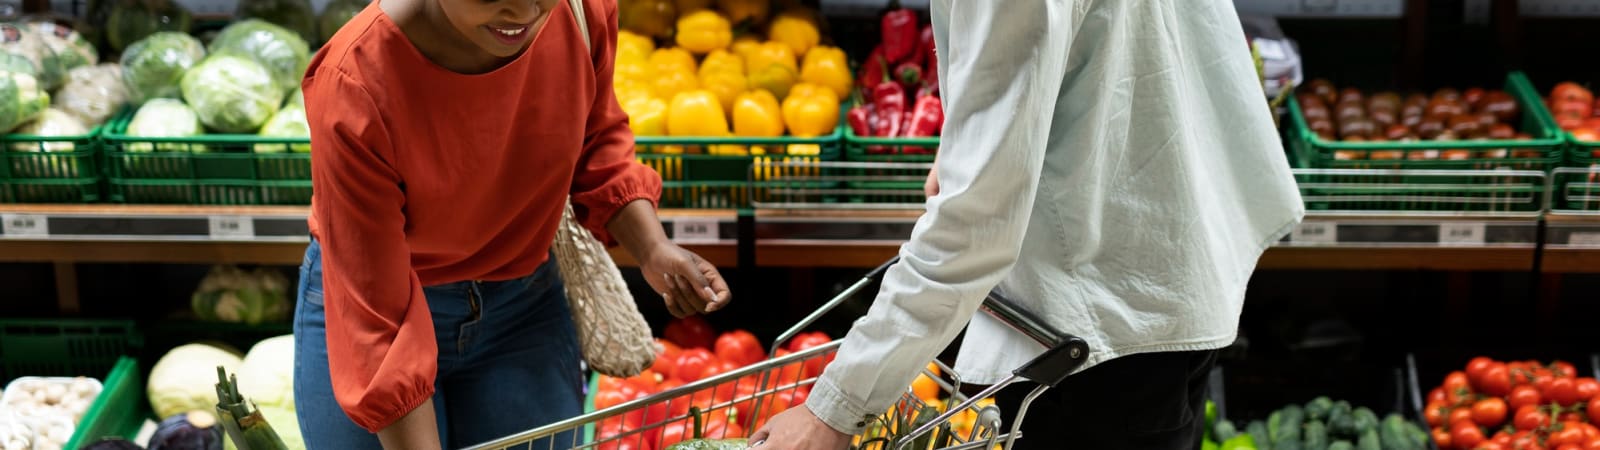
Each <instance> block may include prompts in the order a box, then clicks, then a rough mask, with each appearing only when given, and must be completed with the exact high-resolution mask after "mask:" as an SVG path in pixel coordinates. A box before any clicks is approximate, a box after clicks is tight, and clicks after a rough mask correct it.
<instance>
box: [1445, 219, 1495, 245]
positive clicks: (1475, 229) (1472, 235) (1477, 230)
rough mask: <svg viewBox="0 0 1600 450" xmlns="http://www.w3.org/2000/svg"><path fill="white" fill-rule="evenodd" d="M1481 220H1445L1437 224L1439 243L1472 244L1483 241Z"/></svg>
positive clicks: (1483, 227) (1483, 226)
mask: <svg viewBox="0 0 1600 450" xmlns="http://www.w3.org/2000/svg"><path fill="white" fill-rule="evenodd" d="M1485 228H1487V227H1486V226H1485V225H1484V223H1483V222H1446V223H1442V224H1439V243H1440V244H1445V245H1474V244H1482V243H1483V235H1484V229H1485Z"/></svg>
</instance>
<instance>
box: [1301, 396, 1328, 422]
mask: <svg viewBox="0 0 1600 450" xmlns="http://www.w3.org/2000/svg"><path fill="white" fill-rule="evenodd" d="M1330 412H1333V399H1330V398H1328V397H1325V396H1324V397H1317V398H1315V399H1312V400H1311V401H1310V402H1309V403H1306V419H1307V420H1328V413H1330Z"/></svg>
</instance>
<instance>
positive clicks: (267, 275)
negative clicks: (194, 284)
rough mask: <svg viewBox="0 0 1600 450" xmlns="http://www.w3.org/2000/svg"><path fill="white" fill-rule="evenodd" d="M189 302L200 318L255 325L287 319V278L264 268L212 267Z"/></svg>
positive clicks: (288, 309)
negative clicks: (246, 269)
mask: <svg viewBox="0 0 1600 450" xmlns="http://www.w3.org/2000/svg"><path fill="white" fill-rule="evenodd" d="M189 305H190V308H191V310H193V311H194V313H195V315H196V316H198V317H199V318H200V319H201V320H208V321H220V322H230V323H244V324H249V325H258V324H262V323H268V322H281V321H283V320H285V319H288V318H289V313H290V312H291V310H292V309H293V306H291V305H290V304H289V294H288V281H287V280H285V279H284V278H283V275H280V274H277V273H276V272H271V271H267V270H256V271H255V272H253V273H251V272H245V271H243V270H240V269H239V268H237V267H233V266H216V267H213V268H212V269H211V273H209V274H206V278H205V279H203V280H201V281H200V287H199V288H197V289H195V291H194V295H192V296H190V298H189Z"/></svg>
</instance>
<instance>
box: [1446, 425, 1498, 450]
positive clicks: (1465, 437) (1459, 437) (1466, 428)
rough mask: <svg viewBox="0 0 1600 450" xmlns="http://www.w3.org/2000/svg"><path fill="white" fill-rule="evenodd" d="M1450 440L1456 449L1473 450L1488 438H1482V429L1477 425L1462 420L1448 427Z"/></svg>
mask: <svg viewBox="0 0 1600 450" xmlns="http://www.w3.org/2000/svg"><path fill="white" fill-rule="evenodd" d="M1450 440H1451V441H1453V442H1455V445H1456V447H1460V448H1473V447H1475V446H1477V445H1478V444H1482V443H1483V442H1484V441H1487V440H1489V438H1487V437H1484V435H1483V429H1482V428H1478V425H1477V424H1475V423H1472V421H1470V420H1464V421H1460V422H1456V423H1454V424H1451V425H1450Z"/></svg>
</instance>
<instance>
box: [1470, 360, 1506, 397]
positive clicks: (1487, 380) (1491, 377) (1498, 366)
mask: <svg viewBox="0 0 1600 450" xmlns="http://www.w3.org/2000/svg"><path fill="white" fill-rule="evenodd" d="M1473 387H1474V388H1477V389H1478V391H1479V392H1483V393H1485V394H1489V395H1492V396H1495V397H1505V396H1506V395H1509V394H1511V370H1510V369H1507V368H1506V365H1505V364H1502V363H1491V364H1490V365H1489V367H1488V368H1486V369H1484V370H1483V373H1482V375H1481V376H1480V377H1479V378H1478V382H1477V383H1474V384H1473Z"/></svg>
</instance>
